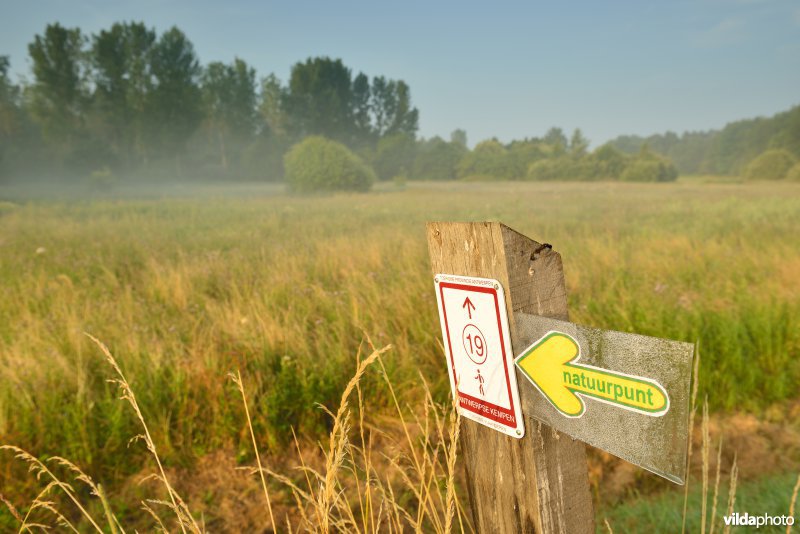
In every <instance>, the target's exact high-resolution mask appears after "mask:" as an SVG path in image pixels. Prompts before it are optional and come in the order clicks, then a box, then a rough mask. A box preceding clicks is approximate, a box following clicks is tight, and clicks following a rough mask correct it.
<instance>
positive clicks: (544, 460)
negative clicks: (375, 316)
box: [427, 222, 594, 534]
mask: <svg viewBox="0 0 800 534" xmlns="http://www.w3.org/2000/svg"><path fill="white" fill-rule="evenodd" d="M427 234H428V247H429V251H430V258H431V265H432V267H433V274H438V273H446V274H454V275H461V276H475V277H482V278H494V279H496V280H498V281H500V283H501V284H503V286H504V287H505V290H506V305H507V307H508V309H507V312H508V317H509V318H512V319H511V321H510V323H511V324H510V325H509V326H510V330H511V344H512V346H513V349H514V354H517V353H518V352H519V351H521V350H522V349H524V348H525V347H524V346H521V341H520V340H519V338H518V335H517V329H516V325H515V324H514V320H513V317H514V314H513V312H515V311H517V312H519V311H521V312H525V313H529V314H534V315H543V316H546V317H551V318H555V319H561V320H565V321H566V320H568V314H567V292H566V287H565V284H564V271H563V267H562V264H561V256H560V255H559V254H558V253H557V252H555V251H553V250H552V249H551V248H550V246H549V245H542V244H540V243H537V242H536V241H533V240H532V239H529V238H527V237H525V236H524V235H522V234H519V233H517V232H515V231H514V230H512V229H511V228H509V227H507V226H505V225H503V224H500V223H496V222H493V223H485V222H481V223H446V222H444V223H443V222H437V223H428V225H427ZM443 365H444V362H443ZM517 381H518V382H519V384H521V385H522V384H524V383H525V379H524V378H522V377H521V375H519V372H518V378H517ZM534 394H535V392H534V391H533V388H527V387H520V399H521V402H522V406H525V405H526V404H527V402H526V400H527V399H529V398H530V397H531V396H532V395H534ZM461 421H462V422H461V425H462V427H461V449H462V452H461V458H460V461H462V462H464V464H465V466H466V472H467V489H468V492H469V498H470V503H471V505H472V515H473V523H474V525H475V528H476V529H477V531H478V532H486V533H490V532H491V533H493V532H500V533H503V532H509V533H518V532H542V533H550V532H557V533H564V534H582V533H590V532H594V513H593V510H592V499H591V494H590V492H589V478H588V468H587V464H586V450H585V446H584V445H583V443H581V442H579V441H575V440H573V439H571V438H570V437H569V436H566V435H564V434H559V433H558V432H556V431H555V430H553V429H552V428H550V427H548V426H546V425H543V424H542V423H539V422H538V421H536V420H535V419H532V418H531V417H528V416H525V437H523V438H522V439H514V438H512V437H509V436H506V435H504V434H501V433H500V432H497V431H495V430H493V429H491V428H488V427H485V426H483V425H481V424H478V423H476V422H474V421H470V420H468V419H462V420H461Z"/></svg>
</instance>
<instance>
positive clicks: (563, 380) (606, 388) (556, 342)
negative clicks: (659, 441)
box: [515, 331, 669, 417]
mask: <svg viewBox="0 0 800 534" xmlns="http://www.w3.org/2000/svg"><path fill="white" fill-rule="evenodd" d="M580 355H581V352H580V346H579V345H578V342H577V341H575V340H574V339H573V338H572V337H571V336H569V335H567V334H564V333H563V332H555V331H552V332H549V333H547V334H546V335H545V336H544V337H542V338H541V339H540V340H539V341H537V342H535V343H534V344H533V345H531V346H530V347H528V348H527V349H525V351H524V352H523V353H522V354H521V355H520V356H518V357H517V359H516V360H515V363H516V365H517V367H519V368H520V370H522V373H523V374H524V375H525V376H526V377H527V378H528V380H530V381H531V382H532V383H533V385H535V386H536V387H537V389H539V391H541V392H542V394H543V395H544V396H545V397H547V400H549V401H550V403H551V404H552V405H553V406H555V408H556V409H557V410H558V411H559V412H561V413H562V414H564V415H566V416H567V417H580V416H582V415H583V413H584V412H585V411H586V406H585V405H584V402H583V398H582V397H583V396H587V397H591V398H593V399H596V400H599V401H601V402H606V403H608V404H613V405H615V406H619V407H620V408H624V409H627V410H632V411H634V412H639V413H643V414H645V415H651V416H655V417H659V416H662V415H664V414H665V413H667V411H668V410H669V397H668V396H667V392H666V390H665V389H664V388H663V387H662V386H661V385H660V384H659V383H658V382H656V381H655V380H650V379H649V378H642V377H640V376H631V375H627V374H624V373H617V372H613V371H609V370H607V369H601V368H599V367H594V366H592V365H585V364H578V363H575V361H577V360H578V358H580Z"/></svg>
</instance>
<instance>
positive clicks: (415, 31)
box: [0, 0, 800, 147]
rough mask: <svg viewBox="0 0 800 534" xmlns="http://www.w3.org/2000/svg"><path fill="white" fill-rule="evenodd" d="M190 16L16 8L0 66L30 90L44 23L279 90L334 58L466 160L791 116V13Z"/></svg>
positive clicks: (162, 11) (781, 0) (704, 9)
mask: <svg viewBox="0 0 800 534" xmlns="http://www.w3.org/2000/svg"><path fill="white" fill-rule="evenodd" d="M196 5H197V4H190V3H188V2H185V1H179V2H172V3H168V4H162V3H160V2H156V1H155V0H148V2H146V3H144V4H141V3H140V4H138V5H112V6H104V5H100V2H97V1H96V0H90V1H89V2H86V3H84V4H82V6H81V7H79V8H77V9H76V8H74V6H70V5H67V4H66V3H62V2H60V1H59V0H42V1H40V2H38V7H37V8H36V9H32V8H31V7H30V4H27V5H26V6H12V7H10V8H7V10H6V11H7V13H6V15H7V16H5V17H4V18H3V22H0V55H9V56H10V61H11V72H12V73H13V74H14V75H16V76H17V77H18V79H19V77H22V78H27V79H30V61H29V58H28V56H27V44H28V43H30V42H31V41H32V40H33V38H34V35H36V34H40V33H41V32H43V30H44V28H45V26H46V25H47V24H48V23H53V22H56V21H58V22H59V23H60V24H62V25H64V26H66V27H79V28H80V29H81V31H82V32H83V33H84V34H86V35H91V34H94V33H97V32H98V31H99V30H101V29H105V28H108V27H110V26H111V24H113V23H114V22H121V21H128V20H136V21H142V22H144V23H145V24H146V25H147V26H150V27H154V28H155V29H156V30H157V31H158V32H159V33H160V32H163V31H164V30H166V29H168V28H169V27H171V26H173V25H174V26H177V27H178V28H180V29H181V30H182V31H184V32H185V33H186V35H187V37H188V38H189V39H190V40H191V41H192V43H193V44H194V46H195V49H196V51H197V54H198V57H199V59H200V62H201V63H202V64H203V65H206V64H208V63H209V62H211V61H224V62H226V63H227V62H230V61H232V60H233V59H234V57H240V58H242V59H243V60H245V61H246V62H247V63H248V64H250V65H251V66H253V67H254V68H255V69H256V71H257V74H258V76H259V77H264V76H267V75H268V74H270V73H275V74H276V75H277V76H278V77H279V78H280V79H281V80H282V81H283V82H285V81H286V80H287V79H288V77H289V72H290V69H291V66H292V65H294V64H295V63H296V62H299V61H304V60H305V59H307V58H308V57H314V56H329V57H332V58H341V59H342V61H343V62H344V64H345V65H347V66H348V67H349V68H350V69H351V70H352V72H353V74H357V73H358V72H359V71H363V72H365V73H366V74H367V75H369V76H378V75H385V76H387V77H389V78H393V79H403V80H405V81H406V82H407V83H408V84H409V85H410V87H411V95H412V103H413V105H415V106H416V107H417V108H418V109H419V110H420V128H419V132H418V134H419V135H420V136H422V137H426V138H430V137H433V136H435V135H438V136H440V137H443V138H447V137H448V135H449V133H450V132H451V131H453V130H455V129H457V128H461V129H464V130H466V132H467V135H468V139H469V144H470V146H474V145H475V144H476V143H477V142H480V141H482V140H485V139H489V138H492V137H496V138H497V139H499V140H500V141H502V142H509V141H511V140H513V139H522V138H525V137H539V136H542V135H544V133H545V132H546V131H547V130H548V129H549V128H550V127H553V126H555V127H560V128H562V129H563V130H564V131H565V132H567V133H569V132H572V131H573V130H574V129H575V128H580V129H581V130H582V132H583V133H584V135H585V136H586V137H587V138H588V139H589V141H590V142H591V145H592V147H597V146H600V145H602V144H603V143H605V142H607V141H609V140H612V139H615V138H616V137H618V136H622V135H638V136H642V137H647V136H649V135H653V134H662V133H665V132H667V131H672V132H675V133H677V134H682V133H684V132H690V131H708V130H718V129H721V128H722V127H724V126H725V125H726V124H728V123H731V122H735V121H738V120H743V119H751V118H756V117H769V116H772V115H775V114H776V113H780V112H782V111H786V110H789V109H791V108H792V107H794V106H796V105H797V104H800V98H798V95H797V91H796V88H797V87H800V7H797V6H796V5H794V4H793V3H792V2H790V1H787V0H772V1H770V0H766V1H751V0H732V1H727V0H707V1H704V2H701V3H700V4H698V5H694V4H689V3H681V4H679V5H670V6H662V5H659V4H657V3H654V2H650V3H646V4H628V3H625V2H615V3H614V4H613V5H611V6H604V7H599V6H594V5H582V6H581V9H580V11H577V10H576V12H571V11H570V10H569V9H567V8H564V7H561V6H543V7H541V8H535V7H531V6H521V5H517V4H514V3H505V4H503V6H500V7H498V6H493V7H491V8H490V7H486V6H477V5H473V4H470V5H458V6H454V8H453V9H447V7H448V6H453V4H448V6H445V5H437V6H434V7H430V6H424V5H422V4H412V5H410V6H402V7H396V6H374V5H370V4H367V3H359V2H351V3H348V4H347V5H346V6H344V7H342V6H331V5H324V4H322V5H317V6H316V7H315V8H314V12H315V16H312V17H308V16H307V13H308V11H309V9H308V5H309V4H304V5H303V6H298V5H297V4H293V5H291V6H283V5H270V6H264V5H249V3H248V2H236V3H234V4H231V5H225V6H217V5H213V4H211V3H210V2H203V3H202V4H200V6H201V8H200V9H196ZM456 10H457V11H456ZM451 12H455V16H453V13H451ZM387 20H390V21H391V22H392V24H391V25H385V21H387ZM259 24H261V25H262V26H259ZM382 24H384V25H385V26H384V27H381V26H382ZM465 34H466V35H480V37H479V38H477V39H472V40H470V39H464V38H463V35H465ZM633 43H635V44H636V45H637V46H631V45H632V44H633ZM608 58H613V60H611V61H609V60H608ZM531 60H532V63H533V64H531V63H530V62H531ZM443 64H446V68H442V65H443ZM476 74H477V76H476ZM587 88H589V89H588V90H587ZM465 110H467V111H465Z"/></svg>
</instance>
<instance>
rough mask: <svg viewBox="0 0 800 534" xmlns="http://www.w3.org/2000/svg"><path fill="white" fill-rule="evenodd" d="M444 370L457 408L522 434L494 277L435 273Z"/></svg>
mask: <svg viewBox="0 0 800 534" xmlns="http://www.w3.org/2000/svg"><path fill="white" fill-rule="evenodd" d="M434 281H435V284H436V300H437V301H438V303H439V320H440V322H441V325H442V338H443V339H444V348H445V352H446V356H447V370H448V372H449V376H450V386H451V388H452V391H453V397H454V398H455V399H456V400H457V402H458V406H459V412H460V413H461V415H462V416H463V417H466V418H468V419H472V420H474V421H477V422H479V423H481V424H484V425H486V426H488V427H490V428H493V429H495V430H497V431H499V432H502V433H504V434H507V435H509V436H513V437H515V438H520V437H522V436H523V435H524V433H525V426H524V423H523V418H522V413H521V411H520V403H519V391H518V389H517V379H516V372H515V370H514V356H513V352H512V348H511V336H510V334H509V330H508V315H507V312H506V300H505V294H504V292H503V287H502V285H501V284H500V283H499V282H498V281H497V280H491V279H488V278H473V277H465V276H455V275H450V274H437V275H436V276H435V277H434Z"/></svg>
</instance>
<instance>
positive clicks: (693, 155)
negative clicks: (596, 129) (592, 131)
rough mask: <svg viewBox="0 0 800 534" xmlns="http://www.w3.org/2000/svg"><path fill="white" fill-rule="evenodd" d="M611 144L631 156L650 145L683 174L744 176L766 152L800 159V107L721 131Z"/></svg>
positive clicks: (623, 139)
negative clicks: (748, 167)
mask: <svg viewBox="0 0 800 534" xmlns="http://www.w3.org/2000/svg"><path fill="white" fill-rule="evenodd" d="M612 143H613V145H614V146H615V147H617V148H618V149H620V150H622V151H623V152H626V153H628V154H635V153H636V152H638V151H639V150H640V148H641V147H642V146H643V145H648V146H649V147H650V148H651V149H652V150H654V151H656V152H658V153H659V154H662V155H664V156H666V157H668V158H669V159H670V160H672V161H673V162H674V163H675V165H676V166H677V167H678V169H679V170H680V172H681V173H684V174H741V173H742V172H743V171H744V169H745V167H746V166H747V165H748V163H750V161H752V160H753V159H755V158H756V157H758V156H759V155H760V154H761V153H763V152H765V151H767V150H773V149H777V150H787V151H789V152H790V153H791V154H793V155H794V156H795V157H796V158H800V106H795V107H793V108H792V109H790V110H789V111H784V112H782V113H778V114H776V115H774V116H772V117H769V118H762V117H759V118H756V119H746V120H741V121H736V122H732V123H730V124H728V125H727V126H725V127H724V128H723V129H722V130H712V131H708V132H685V133H683V134H682V135H677V134H675V133H673V132H667V133H665V134H663V135H651V136H650V137H646V138H643V137H638V136H632V135H624V136H620V137H618V138H617V139H615V140H614V141H612ZM762 179H763V178H762Z"/></svg>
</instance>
